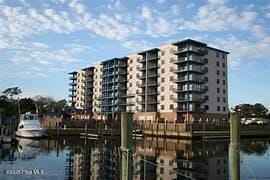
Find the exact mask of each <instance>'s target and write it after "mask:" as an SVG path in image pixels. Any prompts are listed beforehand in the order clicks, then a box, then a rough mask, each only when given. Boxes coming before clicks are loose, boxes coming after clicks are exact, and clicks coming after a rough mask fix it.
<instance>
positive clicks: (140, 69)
mask: <svg viewBox="0 0 270 180" xmlns="http://www.w3.org/2000/svg"><path fill="white" fill-rule="evenodd" d="M157 68H160V65H158V64H148V65H147V67H146V66H143V67H141V66H137V70H139V71H145V70H151V69H157Z"/></svg>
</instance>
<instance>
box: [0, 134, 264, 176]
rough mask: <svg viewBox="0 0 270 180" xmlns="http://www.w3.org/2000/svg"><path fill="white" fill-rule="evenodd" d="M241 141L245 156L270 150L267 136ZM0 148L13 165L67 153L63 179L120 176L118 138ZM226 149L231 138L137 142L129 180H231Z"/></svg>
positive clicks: (3, 157)
mask: <svg viewBox="0 0 270 180" xmlns="http://www.w3.org/2000/svg"><path fill="white" fill-rule="evenodd" d="M241 144H242V146H244V147H245V148H244V149H243V148H241V152H242V153H243V154H255V155H260V156H263V155H265V153H266V152H267V149H269V142H268V141H267V140H265V139H263V140H260V139H256V140H243V141H241ZM0 146H1V148H0V163H1V161H9V162H10V163H14V164H16V161H17V160H18V159H20V160H23V161H25V160H28V159H32V158H36V157H37V155H38V154H44V156H49V155H52V153H51V152H54V153H53V154H56V155H57V156H59V155H61V154H63V153H65V154H66V155H65V156H64V157H65V158H66V159H65V172H63V173H65V175H64V177H65V179H77V180H84V179H96V180H98V179H105V180H106V179H120V169H121V168H120V166H121V163H120V162H121V161H120V160H121V156H120V151H119V147H120V139H107V140H106V139H98V140H86V139H79V138H75V137H74V138H71V137H64V138H59V139H55V140H52V139H51V140H40V141H31V142H30V141H19V142H18V143H17V144H1V145H0ZM228 147H229V141H209V142H202V141H189V140H173V139H163V138H145V139H144V140H137V141H136V143H134V150H133V152H134V161H133V179H145V180H151V179H189V178H187V177H192V178H193V179H205V180H207V179H209V180H210V179H218V180H223V179H230V178H229V159H228V157H229V156H228V149H229V148H228ZM56 160H57V157H56ZM45 163H46V162H45ZM241 163H242V162H241ZM241 166H242V165H241Z"/></svg>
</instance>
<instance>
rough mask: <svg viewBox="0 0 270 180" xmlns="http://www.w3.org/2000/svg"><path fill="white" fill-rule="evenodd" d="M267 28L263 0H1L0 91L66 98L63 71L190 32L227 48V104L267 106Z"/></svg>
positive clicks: (269, 19) (268, 7)
mask: <svg viewBox="0 0 270 180" xmlns="http://www.w3.org/2000/svg"><path fill="white" fill-rule="evenodd" d="M269 28H270V1H269V0H260V1H257V0H253V1H251V0H238V1H233V0H148V1H145V0H132V1H131V0H102V1H101V0H0V91H2V90H4V89H5V88H8V87H13V86H18V87H20V88H21V89H22V91H23V95H22V96H35V95H47V96H52V97H54V98H56V99H61V98H66V99H68V93H69V92H68V82H69V80H68V78H69V76H68V72H71V71H73V70H78V69H81V68H84V67H88V66H91V65H94V64H96V63H98V62H100V61H102V60H106V59H110V58H113V57H122V56H125V55H128V54H131V53H133V52H138V51H141V50H144V49H148V48H151V47H158V46H160V45H161V44H164V43H167V42H175V41H178V40H183V39H186V38H192V39H194V40H198V41H202V42H205V43H207V44H208V45H209V46H212V47H216V48H220V49H222V50H225V51H228V52H230V54H229V56H228V64H229V67H228V72H229V80H228V83H229V84H228V87H229V91H228V93H229V105H230V107H232V106H234V105H236V104H240V103H257V102H259V103H263V104H264V105H265V106H267V107H270V93H269V92H270V29H269Z"/></svg>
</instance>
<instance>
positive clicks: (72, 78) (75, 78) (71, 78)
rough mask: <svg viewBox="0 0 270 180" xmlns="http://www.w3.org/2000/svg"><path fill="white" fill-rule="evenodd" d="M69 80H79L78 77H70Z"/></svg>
mask: <svg viewBox="0 0 270 180" xmlns="http://www.w3.org/2000/svg"><path fill="white" fill-rule="evenodd" d="M69 80H77V77H76V76H72V77H69Z"/></svg>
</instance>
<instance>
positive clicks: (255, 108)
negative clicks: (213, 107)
mask: <svg viewBox="0 0 270 180" xmlns="http://www.w3.org/2000/svg"><path fill="white" fill-rule="evenodd" d="M233 110H234V111H237V112H239V113H240V114H241V117H243V118H251V117H257V118H265V117H266V116H267V112H268V109H267V108H266V107H265V106H264V105H262V104H260V103H256V104H254V105H252V104H239V105H236V106H235V107H234V108H233Z"/></svg>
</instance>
